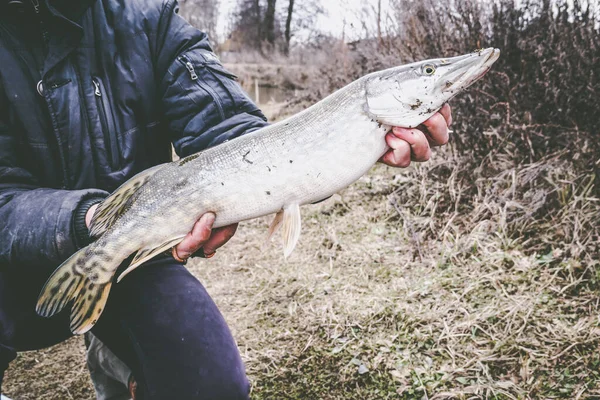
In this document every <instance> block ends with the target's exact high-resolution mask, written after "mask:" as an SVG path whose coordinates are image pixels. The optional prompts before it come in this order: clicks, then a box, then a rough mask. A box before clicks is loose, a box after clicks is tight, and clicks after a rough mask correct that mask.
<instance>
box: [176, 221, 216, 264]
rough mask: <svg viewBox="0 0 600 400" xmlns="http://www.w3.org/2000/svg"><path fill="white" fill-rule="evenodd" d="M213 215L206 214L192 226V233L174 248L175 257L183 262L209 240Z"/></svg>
mask: <svg viewBox="0 0 600 400" xmlns="http://www.w3.org/2000/svg"><path fill="white" fill-rule="evenodd" d="M214 222H215V214H213V213H206V214H204V215H203V216H202V217H200V219H199V220H198V221H197V222H196V223H195V224H194V227H193V228H192V231H191V232H190V233H188V234H187V235H186V237H184V238H183V240H182V241H181V243H179V244H178V245H177V247H175V251H176V252H177V256H178V257H179V258H181V259H183V260H185V259H187V258H189V257H190V256H191V255H192V254H193V253H195V252H196V251H198V250H199V249H200V248H202V246H203V245H204V244H205V243H206V242H207V241H208V240H209V239H210V236H211V233H212V224H213V223H214Z"/></svg>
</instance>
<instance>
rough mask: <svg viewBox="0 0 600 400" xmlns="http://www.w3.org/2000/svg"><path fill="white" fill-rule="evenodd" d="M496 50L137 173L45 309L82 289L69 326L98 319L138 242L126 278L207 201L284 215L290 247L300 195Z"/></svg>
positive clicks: (347, 167)
mask: <svg viewBox="0 0 600 400" xmlns="http://www.w3.org/2000/svg"><path fill="white" fill-rule="evenodd" d="M498 54H499V51H498V50H497V49H486V50H481V51H479V52H476V53H472V54H468V55H465V56H459V57H454V58H449V59H438V60H428V61H423V62H419V63H413V64H409V65H405V66H400V67H395V68H391V69H388V70H385V71H380V72H375V73H372V74H369V75H366V76H364V77H362V78H360V79H358V80H356V81H354V82H352V83H350V84H349V85H347V86H346V87H344V88H342V89H340V90H339V91H337V92H335V93H333V94H331V95H330V96H328V97H327V98H325V99H324V100H322V101H320V102H319V103H317V104H315V105H314V106H312V107H310V108H308V109H306V110H305V111H303V112H301V113H299V114H297V115H295V116H293V117H291V118H289V119H287V120H284V121H281V122H279V123H276V124H273V125H271V126H268V127H265V128H262V129H260V130H258V131H255V132H252V133H249V134H246V135H244V136H242V137H240V138H237V139H234V140H231V141H229V142H226V143H223V144H221V145H219V146H216V147H213V148H210V149H207V150H205V151H202V152H200V153H197V154H194V155H191V156H189V157H186V158H184V159H181V160H178V161H175V162H172V163H168V164H163V165H161V166H158V167H154V168H152V169H150V170H147V171H144V172H142V173H140V174H138V175H136V176H135V177H134V178H132V179H131V180H130V181H128V182H126V183H124V184H123V185H122V186H121V187H120V188H119V189H117V190H116V191H115V192H114V193H113V194H111V196H109V197H108V198H107V199H106V200H105V201H104V202H103V203H102V204H101V205H100V206H99V208H98V209H97V211H96V213H95V215H94V219H93V223H92V228H91V234H92V235H93V236H95V237H96V238H97V239H96V241H94V242H93V243H92V244H90V245H89V246H87V247H86V248H84V249H82V250H80V251H79V252H77V253H75V254H74V255H73V256H72V257H71V258H69V259H68V260H67V261H65V262H64V263H63V264H62V265H61V266H60V267H59V268H58V269H57V270H56V271H55V273H54V274H53V275H52V276H51V277H50V279H49V280H48V282H47V283H46V285H45V287H44V289H43V290H42V293H41V294H40V298H39V300H38V305H37V311H38V313H39V314H40V315H43V316H51V315H53V314H55V313H56V312H59V311H60V310H61V309H62V308H64V307H65V306H66V305H67V304H68V303H69V302H70V301H71V300H74V304H73V307H72V314H71V330H72V331H73V332H74V333H83V332H85V331H87V330H89V329H90V328H91V327H92V326H93V325H94V324H95V323H96V321H97V320H98V318H99V317H100V315H101V313H102V311H103V308H104V303H105V302H106V299H107V297H108V294H109V292H110V287H111V285H112V282H113V280H114V275H115V272H116V271H117V269H118V267H119V266H120V265H121V263H122V262H123V260H125V259H127V258H128V257H129V256H130V255H132V254H135V257H134V259H133V261H132V262H131V264H130V265H129V267H128V268H127V269H126V271H125V272H123V273H122V274H121V275H120V276H119V280H120V279H121V278H122V277H123V276H125V275H126V274H127V273H129V272H130V271H131V270H133V269H134V268H136V267H137V266H139V265H141V264H142V263H143V262H145V261H147V260H149V259H150V258H152V257H154V256H156V255H157V254H159V253H161V252H163V251H165V250H168V249H169V248H171V247H172V246H174V245H176V244H177V243H178V242H180V241H181V240H182V239H183V237H184V236H185V235H186V234H187V233H188V232H189V231H190V230H191V229H192V227H193V225H194V223H195V222H196V221H197V220H198V218H199V217H200V216H201V215H202V214H204V213H206V212H213V213H215V214H216V219H215V223H214V227H221V226H226V225H230V224H232V223H237V222H240V221H244V220H248V219H252V218H256V217H260V216H264V215H268V214H274V213H276V214H277V215H276V217H275V220H274V222H273V224H272V226H271V228H270V230H269V231H270V233H272V232H273V231H275V230H276V228H277V227H278V226H279V225H281V227H282V232H283V238H284V251H285V254H286V255H289V253H291V251H292V250H293V248H294V246H295V244H296V241H297V240H298V236H299V232H300V215H299V206H301V205H304V204H309V203H314V202H316V201H319V200H322V199H324V198H327V197H329V196H331V195H332V194H334V193H336V192H338V191H339V190H341V189H343V188H345V187H347V186H348V185H350V184H351V183H352V182H354V181H356V180H357V179H358V178H360V177H361V176H362V175H363V174H365V173H366V172H367V171H368V170H369V169H370V168H371V167H372V166H373V164H375V163H376V162H377V160H379V159H380V158H381V156H382V155H383V154H385V152H386V151H387V150H388V147H387V144H386V141H385V135H386V134H387V133H388V132H389V131H390V129H391V127H392V126H404V127H415V126H417V125H418V124H420V123H422V122H423V121H425V120H426V119H428V118H429V117H430V116H431V115H433V114H434V113H435V112H436V111H437V110H439V108H440V107H441V106H442V105H443V104H444V103H445V102H446V101H448V100H449V99H450V98H452V97H453V96H454V95H456V94H457V93H459V92H460V91H462V90H464V89H465V88H466V87H468V86H470V85H471V84H472V83H473V82H475V81H476V80H477V79H479V78H480V77H481V76H483V74H485V72H487V70H489V68H490V66H491V64H493V62H494V61H495V60H496V59H497V58H498ZM436 71H437V75H436ZM117 282H118V280H117Z"/></svg>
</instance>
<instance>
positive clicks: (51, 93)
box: [0, 0, 451, 399]
mask: <svg viewBox="0 0 600 400" xmlns="http://www.w3.org/2000/svg"><path fill="white" fill-rule="evenodd" d="M450 122H451V115H450V108H449V107H448V106H445V107H444V108H443V109H442V110H441V113H438V114H436V115H434V116H433V117H432V118H431V119H430V120H429V121H427V122H426V123H425V124H424V125H425V127H424V128H423V130H424V131H426V132H427V134H425V133H423V132H422V131H420V130H417V129H400V128H394V130H393V132H392V133H390V134H388V136H387V138H386V140H387V143H388V145H389V146H390V148H391V149H390V151H389V152H388V153H387V154H386V155H385V156H384V157H383V158H382V162H384V163H386V164H388V165H392V166H397V167H405V166H407V165H408V164H409V163H410V161H411V158H412V159H413V160H416V161H424V160H427V159H428V158H429V156H430V145H441V144H444V143H446V141H447V139H448V129H447V125H449V124H450ZM265 125H266V120H265V118H264V116H263V114H262V113H261V112H260V110H259V109H258V108H257V107H256V105H254V104H253V103H252V102H251V101H250V100H249V99H248V97H247V96H245V95H244V93H243V92H242V90H241V89H240V87H239V86H238V85H237V84H236V83H235V82H234V80H233V77H232V76H231V74H229V73H228V72H227V71H225V70H224V69H223V67H222V66H221V64H220V63H219V61H218V59H217V58H216V56H215V55H214V54H213V53H212V51H211V49H210V46H209V44H208V40H207V38H206V35H205V34H203V33H201V32H199V31H197V30H196V29H194V28H192V27H191V26H190V25H188V24H187V23H186V22H185V21H184V20H183V19H181V18H180V17H179V16H178V15H177V5H176V2H175V1H173V0H164V1H163V0H127V1H124V0H39V1H38V0H22V1H19V0H0V222H1V231H0V371H4V370H5V369H6V367H7V366H8V363H9V362H10V361H11V360H12V359H13V358H14V357H15V354H16V352H18V351H22V350H28V349H37V348H42V347H46V346H50V345H53V344H55V343H59V342H60V341H62V340H65V339H66V338H67V337H69V336H70V332H69V323H68V317H69V311H68V310H66V311H64V312H62V313H60V314H59V315H57V316H55V317H53V318H49V319H44V318H40V317H38V316H37V315H36V314H35V311H34V309H35V302H36V299H37V296H38V294H39V291H40V289H41V287H42V286H43V284H44V282H45V280H46V279H47V278H48V276H49V275H50V274H51V272H52V271H53V270H54V269H55V268H56V267H57V266H58V265H59V264H60V263H61V262H62V261H64V260H65V259H67V258H68V257H69V256H70V255H71V254H73V253H74V252H75V251H76V250H77V249H78V248H81V247H83V246H85V245H87V244H88V243H89V241H90V238H89V235H88V231H87V227H88V226H89V223H90V221H91V218H92V216H93V212H94V210H95V206H96V205H97V203H98V202H100V201H101V200H102V199H103V198H104V197H106V196H107V195H108V193H109V192H111V191H112V190H114V189H115V188H117V187H118V186H119V185H120V184H121V183H123V182H124V181H126V180H127V179H128V178H130V177H132V176H133V175H134V174H136V173H138V172H140V171H142V170H144V169H147V168H149V167H151V166H153V165H156V164H159V163H162V162H166V161H169V160H170V151H171V150H170V143H172V144H173V145H174V147H175V150H176V151H177V153H178V154H179V155H180V156H182V157H183V156H186V155H189V154H192V153H194V152H198V151H200V150H202V149H205V148H207V147H210V146H215V145H218V144H219V143H222V142H224V141H226V140H230V139H234V138H235V137H237V136H240V135H242V134H245V133H248V132H251V131H254V130H256V129H259V128H261V127H263V126H265ZM339 151H343V149H340V150H339ZM213 221H214V215H213V214H206V215H204V216H202V217H201V218H200V219H199V221H198V222H197V223H196V225H195V226H194V228H193V229H192V231H191V232H190V233H189V234H188V235H187V236H186V238H185V239H184V240H183V241H182V242H181V243H180V244H179V245H178V246H176V247H175V248H173V249H172V252H171V255H164V256H160V257H156V258H155V259H153V260H151V261H150V262H148V263H146V264H145V265H144V266H143V268H138V269H137V270H136V271H134V272H133V273H131V274H130V275H129V276H128V277H127V278H126V279H124V280H123V282H121V283H120V284H119V285H116V286H115V288H114V289H113V291H112V293H111V296H110V299H109V301H108V304H107V307H106V310H105V311H104V313H103V315H102V318H101V319H100V320H99V321H98V323H97V324H96V326H95V327H94V329H93V333H94V336H95V337H96V338H98V339H99V340H100V341H101V342H102V343H103V344H104V345H106V346H107V347H108V348H109V349H110V350H111V351H112V352H114V353H115V354H116V356H117V357H118V358H119V359H120V360H122V361H123V363H124V364H125V365H126V366H127V367H128V368H130V369H131V371H132V376H133V377H134V381H135V384H136V386H137V392H136V397H137V398H143V399H166V398H173V399H200V398H202V399H238V398H239V399H243V398H247V397H248V390H249V385H248V381H247V379H246V376H245V372H244V367H243V364H242V362H241V359H240V355H239V352H238V350H237V347H236V345H235V342H234V340H233V338H232V337H231V333H230V332H229V329H228V327H227V325H226V323H225V321H224V319H223V317H222V316H221V314H220V313H219V311H218V309H217V308H216V306H215V304H214V303H213V301H212V299H211V298H210V297H209V296H208V294H207V293H206V291H205V290H204V288H203V287H202V285H201V284H200V282H198V280H196V279H195V278H194V277H193V276H192V275H191V274H189V272H187V270H186V269H185V267H184V266H183V263H184V262H185V260H187V258H188V257H190V256H191V255H192V254H194V253H196V254H199V255H201V256H202V255H203V256H205V257H212V256H213V255H214V254H215V252H216V251H217V249H218V248H219V247H220V246H222V245H223V244H225V243H226V242H227V240H229V238H230V237H231V236H232V235H233V234H234V233H235V230H236V226H229V227H224V228H221V229H215V230H211V226H212V223H213ZM0 375H1V374H0Z"/></svg>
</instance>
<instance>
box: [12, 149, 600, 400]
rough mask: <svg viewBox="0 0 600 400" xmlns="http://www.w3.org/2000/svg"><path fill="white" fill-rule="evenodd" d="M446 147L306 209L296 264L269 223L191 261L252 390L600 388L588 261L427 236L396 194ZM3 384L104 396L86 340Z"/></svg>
mask: <svg viewBox="0 0 600 400" xmlns="http://www.w3.org/2000/svg"><path fill="white" fill-rule="evenodd" d="M445 156H447V154H445V153H443V154H436V159H437V161H434V163H432V164H430V165H429V166H428V167H424V166H419V167H416V168H413V169H412V170H409V171H399V170H393V169H390V168H386V167H384V166H377V167H376V168H375V169H374V170H373V171H372V172H371V173H370V174H369V175H367V176H365V177H363V178H362V179H361V180H360V181H359V182H357V183H356V184H355V185H353V186H352V187H351V188H349V189H347V190H345V191H344V192H342V193H341V195H336V196H334V198H332V199H330V200H328V201H326V202H324V203H321V204H318V205H313V206H306V207H304V208H303V209H302V215H303V231H302V236H301V240H300V243H299V245H298V247H297V248H296V250H295V252H294V253H293V254H292V256H291V257H290V258H289V259H288V260H284V259H283V256H282V251H281V245H280V243H279V240H277V241H275V242H273V243H270V244H265V241H264V240H265V235H266V231H267V226H268V220H267V219H259V220H255V221H250V222H246V223H243V224H242V226H241V227H240V229H239V231H238V234H237V235H236V236H235V238H234V239H233V240H232V242H231V243H229V244H228V245H227V247H226V248H224V249H222V250H221V251H219V252H218V254H217V256H216V257H215V258H213V259H210V260H198V261H194V262H192V263H191V265H190V268H191V270H192V271H193V272H194V274H195V275H196V276H198V278H199V279H200V280H201V281H202V282H203V283H204V284H205V285H206V287H207V289H208V291H209V292H210V293H211V295H212V296H213V298H214V299H215V301H216V302H217V303H218V305H219V307H220V308H221V310H222V312H223V314H224V315H225V318H226V319H227V320H228V322H229V324H230V325H231V328H232V330H233V333H234V336H235V337H236V339H237V341H238V344H239V347H240V350H241V353H242V356H243V358H244V360H245V362H246V364H247V368H248V373H249V376H250V378H251V380H252V382H253V397H254V398H257V399H262V398H290V399H306V398H315V399H316V398H323V399H365V398H369V399H371V398H372V399H376V398H377V399H379V398H382V399H383V398H423V399H425V398H429V399H433V398H467V397H471V396H475V397H478V398H539V396H540V394H541V393H544V394H545V395H548V394H553V396H551V397H550V398H557V397H563V398H586V397H587V398H593V397H596V396H599V395H600V391H598V369H597V366H598V364H599V363H600V357H598V355H597V354H590V353H591V352H593V350H594V349H596V348H597V344H598V340H599V337H600V328H599V327H598V318H597V316H598V301H597V299H594V298H593V297H591V296H590V295H589V294H588V293H583V292H582V291H581V290H579V289H578V290H577V291H575V292H574V291H573V289H574V288H577V287H578V285H580V284H581V282H578V281H577V280H575V281H570V279H571V278H570V276H572V273H573V271H577V269H578V268H581V266H580V265H577V264H576V263H575V262H571V264H562V263H559V264H555V263H553V260H554V258H557V257H559V256H560V254H559V253H560V249H556V250H555V254H546V255H543V256H540V255H525V254H523V253H522V252H521V251H520V250H519V247H520V246H519V245H518V243H510V242H508V243H506V242H503V240H502V238H501V237H500V235H498V234H497V232H490V231H488V230H487V229H486V228H485V227H479V228H478V229H476V230H474V231H473V232H468V233H464V234H461V233H458V232H453V231H452V227H451V226H450V227H449V229H448V232H446V234H445V235H444V237H445V239H444V240H429V241H420V240H419V235H415V232H413V231H412V228H411V227H410V226H409V225H407V221H409V219H408V218H401V217H400V215H401V214H399V212H398V209H397V208H398V207H402V206H399V205H398V204H396V201H395V200H394V199H395V198H397V195H398V193H396V194H394V191H395V190H397V189H398V187H402V186H405V185H406V183H407V179H409V178H411V179H414V178H416V177H417V176H419V174H423V173H426V172H427V171H430V170H431V168H435V163H437V164H438V165H441V164H443V163H444V157H445ZM414 185H420V184H419V183H415V184H414ZM429 203H431V201H430V202H429ZM423 207H427V199H423ZM400 211H401V212H402V209H400ZM232 282H234V283H235V284H232ZM5 388H6V393H7V394H8V395H11V396H14V398H15V399H18V400H22V399H67V398H73V399H92V398H93V392H92V389H91V386H90V382H89V378H88V377H87V372H86V369H85V366H84V357H83V344H82V341H81V339H80V338H75V339H73V340H70V341H68V342H67V343H65V344H62V345H59V346H56V347H54V348H52V349H48V350H44V351H40V352H32V353H25V354H21V355H20V356H19V358H18V359H17V361H16V362H14V363H13V365H12V367H11V369H10V370H9V371H8V374H7V378H6V386H5Z"/></svg>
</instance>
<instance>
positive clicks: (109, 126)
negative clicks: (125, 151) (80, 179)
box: [92, 77, 119, 168]
mask: <svg viewBox="0 0 600 400" xmlns="http://www.w3.org/2000/svg"><path fill="white" fill-rule="evenodd" d="M92 83H93V84H94V95H95V96H96V106H97V108H98V114H99V116H100V125H101V126H102V133H103V135H104V143H105V144H107V145H105V146H106V151H107V153H108V159H109V160H110V163H111V167H113V168H115V167H117V166H118V165H119V143H118V141H117V134H116V129H115V124H114V119H113V115H112V111H111V108H110V104H109V102H108V99H107V97H106V92H105V91H104V87H103V85H102V82H101V81H100V79H99V78H96V77H94V78H92Z"/></svg>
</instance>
